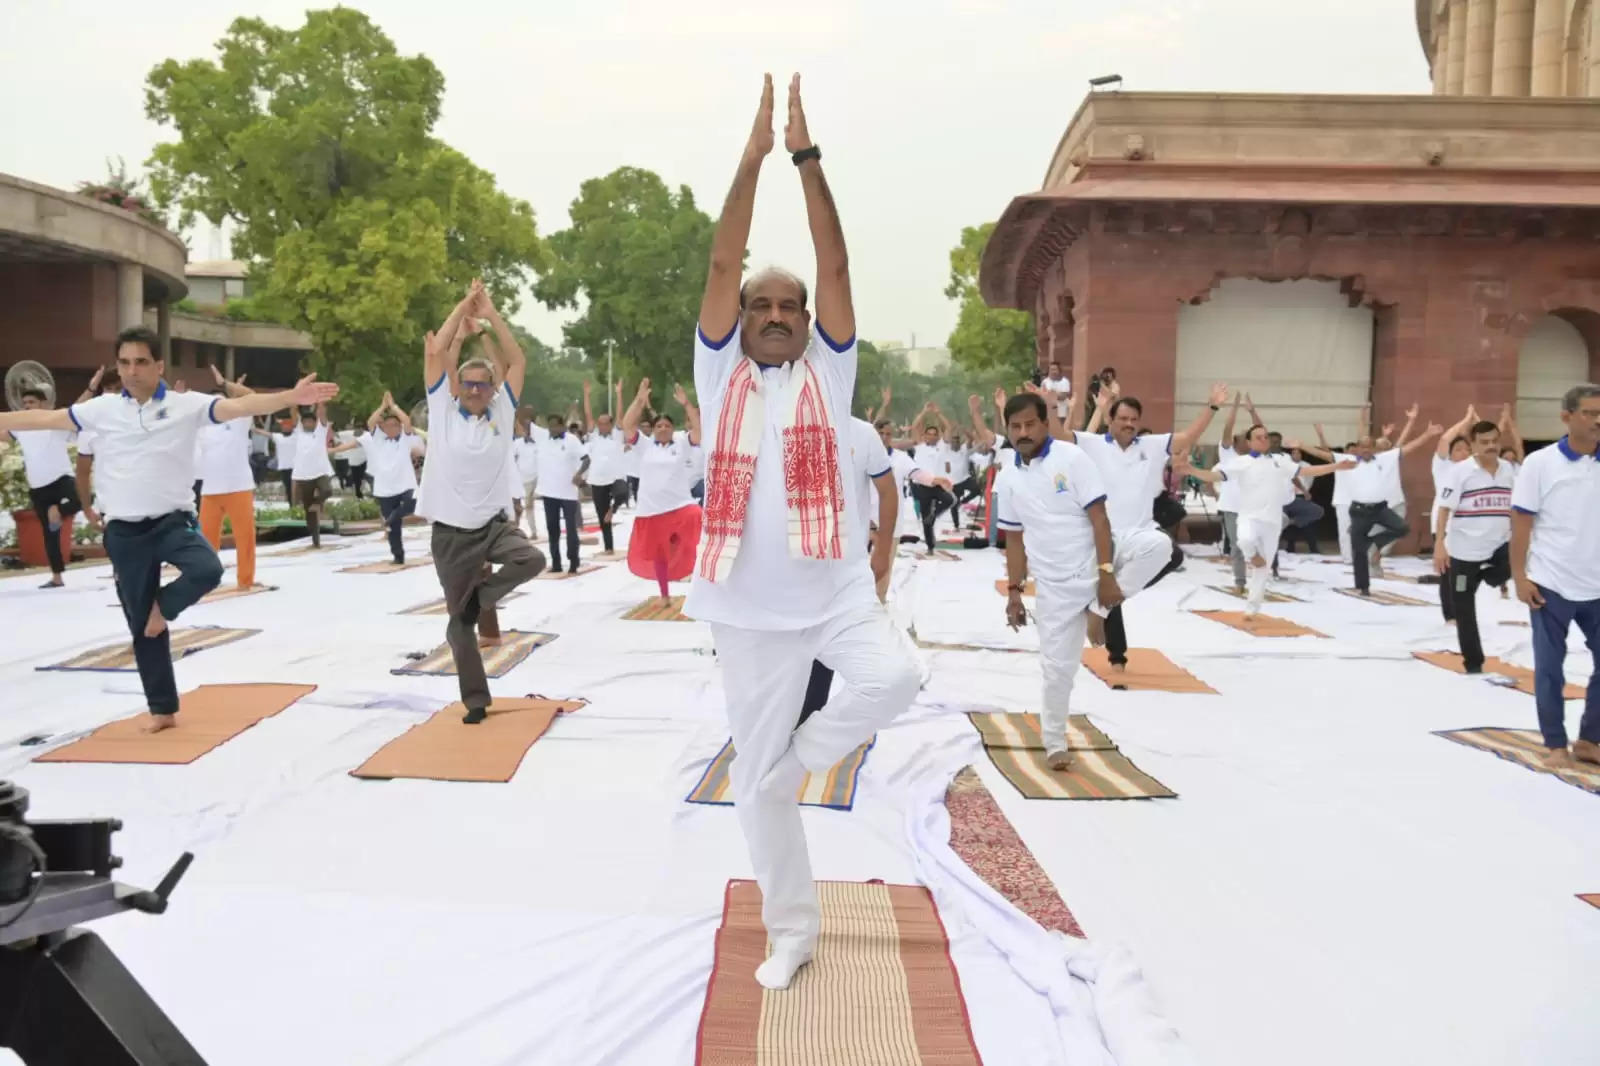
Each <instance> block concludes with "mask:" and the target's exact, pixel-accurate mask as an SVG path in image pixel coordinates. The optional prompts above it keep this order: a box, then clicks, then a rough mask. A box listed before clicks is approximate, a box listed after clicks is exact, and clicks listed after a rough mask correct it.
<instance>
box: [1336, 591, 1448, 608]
mask: <svg viewBox="0 0 1600 1066" xmlns="http://www.w3.org/2000/svg"><path fill="white" fill-rule="evenodd" d="M1333 591H1335V592H1337V593H1338V594H1339V595H1341V596H1349V597H1350V598H1351V599H1355V600H1361V601H1362V602H1363V603H1377V604H1382V605H1383V606H1385V607H1427V606H1430V604H1429V603H1428V601H1427V600H1418V599H1413V598H1412V597H1410V596H1402V595H1400V594H1399V593H1398V592H1385V591H1384V590H1383V589H1373V590H1372V595H1370V596H1363V595H1361V593H1359V592H1357V591H1356V590H1355V589H1334V590H1333ZM1431 606H1438V605H1437V604H1433V605H1431Z"/></svg>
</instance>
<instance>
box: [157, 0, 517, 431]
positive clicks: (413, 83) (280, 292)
mask: <svg viewBox="0 0 1600 1066" xmlns="http://www.w3.org/2000/svg"><path fill="white" fill-rule="evenodd" d="M217 53H218V55H217V58H216V59H215V60H209V59H195V60H190V61H188V62H183V63H180V62H178V61H177V60H172V59H169V60H167V61H165V62H163V63H161V64H160V65H159V66H157V67H156V68H155V69H154V70H152V71H151V72H150V75H149V77H148V79H147V81H146V90H145V112H146V114H147V115H149V117H150V118H152V119H154V120H155V121H157V122H160V123H163V124H165V125H167V126H170V127H171V128H172V129H173V130H175V132H176V133H177V140H175V141H171V142H168V143H164V144H160V145H157V146H156V148H155V151H154V153H153V154H152V156H151V159H150V168H151V174H150V179H151V182H150V183H151V189H152V192H153V194H154V195H155V197H156V200H157V202H158V203H159V204H160V205H161V206H162V207H163V208H164V209H171V208H176V209H177V212H178V224H179V226H180V228H186V227H188V226H189V225H191V224H192V223H193V221H194V219H195V217H196V216H203V217H205V218H206V219H209V220H210V221H211V222H212V223H213V224H221V223H222V222H223V221H224V220H229V221H231V222H232V224H233V254H234V255H235V256H236V257H238V258H240V259H244V260H246V261H248V262H249V263H250V269H251V278H252V281H253V282H254V287H255V293H254V295H253V300H254V301H255V303H256V305H257V307H258V309H259V310H260V311H261V312H263V313H267V314H270V315H272V316H273V317H274V318H275V319H277V320H278V321H282V322H285V323H288V324H290V325H293V326H296V327H297V328H300V329H304V330H306V331H307V332H308V333H310V334H311V336H312V339H313V341H314V343H315V345H316V350H315V352H314V354H313V355H312V356H311V357H310V364H311V367H312V369H315V370H316V371H318V372H319V373H321V374H322V375H323V376H324V377H327V378H332V379H335V380H337V381H339V383H340V384H341V386H343V390H344V399H345V400H346V401H347V402H348V403H349V405H350V406H351V407H352V408H353V409H355V410H365V409H369V408H371V407H372V406H375V405H376V403H377V400H378V398H379V397H380V396H381V395H382V394H383V391H384V390H385V389H392V390H393V391H394V393H395V395H396V397H398V398H403V399H404V398H415V397H416V396H419V395H420V394H421V391H422V382H421V376H422V375H421V345H422V335H423V333H424V332H425V331H426V330H428V329H431V328H434V327H436V326H437V325H438V323H439V322H440V321H441V320H442V319H443V318H444V317H445V315H447V314H448V313H449V311H450V308H451V307H452V306H454V304H455V303H456V301H457V300H459V299H460V297H461V294H462V292H464V291H465V290H466V287H467V285H468V283H469V282H470V281H471V280H472V278H474V277H482V278H483V280H484V283H485V285H486V286H488V288H489V290H490V292H491V293H492V295H493V296H494V299H495V302H496V304H497V305H498V306H499V307H500V308H501V310H502V312H503V313H505V314H507V315H509V314H510V313H511V312H512V311H513V310H514V309H515V307H516V300H517V291H518V288H519V287H520V286H521V285H522V284H523V283H525V281H526V278H527V273H528V271H529V270H530V269H536V268H538V267H539V266H540V265H541V264H542V263H543V261H544V249H543V246H542V244H541V243H540V240H539V237H538V233H537V230H536V228H535V225H534V216H533V210H532V208H531V207H529V205H528V204H527V203H525V202H523V201H521V200H516V199H513V198H511V197H509V196H507V195H505V194H504V193H503V192H501V191H500V190H499V189H498V187H497V186H496V184H495V181H494V178H493V177H492V176H491V175H490V174H488V173H487V172H486V171H484V170H482V169H480V168H478V167H477V166H474V165H473V163H472V162H471V161H470V160H468V159H467V158H466V157H465V156H463V155H462V154H461V153H459V152H457V151H456V150H454V149H453V148H451V147H450V146H448V145H446V144H444V143H443V142H441V141H439V140H438V139H437V138H435V137H433V136H432V130H433V126H434V123H435V122H437V120H438V118H439V108H440V99H441V97H442V95H443V91H444V78H443V76H442V75H441V74H440V73H439V70H438V68H436V67H435V66H434V65H433V63H432V61H430V60H429V59H427V58H426V57H425V56H402V55H399V54H398V53H397V52H396V50H395V46H394V43H393V42H392V41H391V40H390V39H389V38H388V37H387V36H386V35H385V34H384V33H383V31H382V30H381V29H379V28H378V27H377V26H376V25H374V24H373V23H372V22H371V20H369V19H368V18H367V17H366V16H365V15H363V14H361V13H360V12H358V11H355V10H352V9H350V8H334V9H332V10H328V11H312V12H308V13H307V15H306V21H305V25H303V26H301V27H300V28H298V29H283V28H280V27H277V26H272V25H269V24H268V23H266V22H264V21H262V20H260V19H251V18H241V19H236V20H235V21H234V22H233V24H232V25H231V26H230V27H229V28H228V32H227V33H226V34H225V35H224V36H223V38H222V40H220V41H219V42H217Z"/></svg>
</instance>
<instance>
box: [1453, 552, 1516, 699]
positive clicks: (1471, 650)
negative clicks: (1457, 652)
mask: <svg viewBox="0 0 1600 1066" xmlns="http://www.w3.org/2000/svg"><path fill="white" fill-rule="evenodd" d="M1510 580H1511V545H1509V544H1502V545H1500V547H1498V548H1496V549H1495V550H1494V554H1493V555H1491V556H1489V558H1487V559H1483V560H1480V561H1478V562H1468V561H1467V560H1465V559H1456V558H1452V559H1451V560H1450V569H1449V570H1448V571H1447V572H1446V573H1445V576H1444V577H1443V578H1442V579H1441V580H1440V582H1439V588H1440V590H1441V592H1442V594H1446V595H1448V596H1449V597H1450V599H1451V601H1452V603H1453V606H1454V608H1455V616H1456V636H1457V637H1458V638H1459V639H1460V641H1461V665H1462V666H1463V667H1465V668H1466V670H1467V672H1468V673H1476V672H1478V671H1480V670H1482V669H1483V640H1482V638H1481V637H1480V636H1479V635H1478V586H1479V585H1483V584H1489V585H1493V586H1494V587H1495V588H1500V587H1501V586H1503V585H1504V584H1505V583H1506V582H1507V581H1510Z"/></svg>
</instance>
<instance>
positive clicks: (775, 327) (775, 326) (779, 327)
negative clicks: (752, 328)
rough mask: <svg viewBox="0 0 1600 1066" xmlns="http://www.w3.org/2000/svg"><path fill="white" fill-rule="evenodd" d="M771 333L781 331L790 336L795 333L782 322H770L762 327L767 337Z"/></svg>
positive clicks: (762, 333)
mask: <svg viewBox="0 0 1600 1066" xmlns="http://www.w3.org/2000/svg"><path fill="white" fill-rule="evenodd" d="M769 333H781V334H783V335H784V336H785V337H789V336H792V335H793V333H794V331H793V330H791V329H790V328H789V327H788V326H786V325H784V324H783V323H782V322H768V323H767V324H766V325H764V326H762V327H761V335H762V336H763V337H765V336H766V335H767V334H769Z"/></svg>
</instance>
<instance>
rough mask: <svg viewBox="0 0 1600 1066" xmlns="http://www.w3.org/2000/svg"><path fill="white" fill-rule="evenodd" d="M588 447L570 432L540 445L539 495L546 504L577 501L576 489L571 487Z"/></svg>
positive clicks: (548, 439)
mask: <svg viewBox="0 0 1600 1066" xmlns="http://www.w3.org/2000/svg"><path fill="white" fill-rule="evenodd" d="M588 454H589V447H588V445H586V444H584V443H583V441H581V440H579V439H578V435H577V434H576V433H573V432H572V431H571V430H568V431H567V432H565V433H563V434H561V436H559V437H557V436H554V435H551V436H550V437H549V438H547V439H545V440H542V441H540V442H539V495H541V496H543V497H544V498H545V499H547V500H576V499H577V498H578V486H576V485H574V484H573V483H572V479H573V477H574V475H576V474H577V473H578V468H579V467H580V466H582V465H583V457H584V456H586V455H588Z"/></svg>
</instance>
